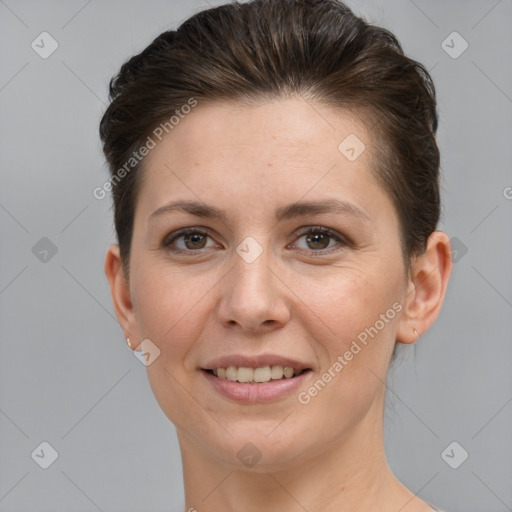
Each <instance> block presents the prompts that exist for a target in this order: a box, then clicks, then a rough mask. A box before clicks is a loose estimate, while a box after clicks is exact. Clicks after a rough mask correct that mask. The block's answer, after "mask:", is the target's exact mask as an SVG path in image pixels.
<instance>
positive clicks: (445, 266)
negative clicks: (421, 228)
mask: <svg viewBox="0 0 512 512" xmlns="http://www.w3.org/2000/svg"><path fill="white" fill-rule="evenodd" d="M452 265H453V263H452V253H451V245H450V239H449V238H448V235H447V234H446V233H443V232H442V231H434V232H433V233H432V234H431V235H430V237H429V238H428V241H427V247H426V249H425V252H424V253H423V254H420V255H419V256H416V257H415V258H414V260H413V261H412V263H411V271H410V277H409V284H408V290H407V294H406V296H405V297H404V302H403V305H404V308H403V314H402V317H401V319H400V323H399V326H398V331H397V336H396V340H397V341H398V342H400V343H414V342H415V341H417V340H418V338H419V337H420V336H421V335H422V334H423V333H424V332H425V331H427V330H428V328H429V327H430V326H431V325H432V324H433V323H434V321H435V320H436V318H437V316H438V315H439V312H440V310H441V307H442V305H443V301H444V297H445V294H446V288H447V286H448V280H449V278H450V274H451V271H452ZM415 331H416V332H415Z"/></svg>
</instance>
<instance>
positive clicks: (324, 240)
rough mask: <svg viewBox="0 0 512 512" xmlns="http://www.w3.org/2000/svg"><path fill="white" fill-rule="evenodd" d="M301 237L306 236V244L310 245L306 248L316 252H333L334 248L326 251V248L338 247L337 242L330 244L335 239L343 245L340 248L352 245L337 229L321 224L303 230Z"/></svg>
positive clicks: (339, 244)
mask: <svg viewBox="0 0 512 512" xmlns="http://www.w3.org/2000/svg"><path fill="white" fill-rule="evenodd" d="M301 238H305V241H306V244H307V245H308V246H307V247H306V248H305V250H306V251H308V250H309V251H310V252H314V253H319V252H323V251H324V252H328V253H330V252H333V251H332V250H327V251H326V249H330V248H332V247H333V246H334V247H336V244H333V245H330V243H331V242H333V241H335V242H338V244H337V245H338V246H341V247H340V248H343V247H346V246H348V245H350V243H349V242H348V240H347V239H345V237H343V236H342V235H340V234H338V233H336V231H333V230H332V229H329V228H324V227H321V226H315V227H312V228H311V227H310V228H309V229H308V230H307V231H303V232H302V233H301V234H300V235H299V239H301ZM336 250H339V249H336Z"/></svg>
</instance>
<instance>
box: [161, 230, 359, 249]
mask: <svg viewBox="0 0 512 512" xmlns="http://www.w3.org/2000/svg"><path fill="white" fill-rule="evenodd" d="M192 234H199V235H203V236H207V237H209V238H211V237H210V235H209V234H208V232H207V231H203V230H201V229H199V228H196V227H192V228H184V229H181V230H179V231H177V232H174V233H171V234H170V235H168V236H167V237H166V238H165V239H164V240H163V242H162V247H163V248H164V249H166V250H169V251H171V252H173V253H175V254H185V253H189V254H192V255H194V254H197V253H198V252H199V251H202V250H203V249H176V248H172V247H171V245H172V244H173V243H174V242H175V241H176V240H178V239H179V238H182V237H184V236H187V235H192ZM308 234H313V235H316V234H322V235H326V236H328V237H329V238H331V239H333V240H335V241H337V242H338V245H340V246H341V247H340V248H338V249H336V248H333V247H331V248H329V249H319V250H313V249H311V250H309V251H306V250H303V251H305V252H309V253H310V254H312V255H317V254H330V253H332V252H337V251H339V250H341V249H342V248H343V247H347V246H352V243H351V242H350V241H349V240H348V239H347V238H346V237H344V236H341V235H340V234H338V233H337V232H336V231H333V230H332V229H329V228H324V227H322V226H310V227H309V228H308V229H307V230H306V231H302V232H301V233H299V234H298V236H297V240H298V239H300V238H302V237H303V236H305V235H308ZM333 249H334V250H333Z"/></svg>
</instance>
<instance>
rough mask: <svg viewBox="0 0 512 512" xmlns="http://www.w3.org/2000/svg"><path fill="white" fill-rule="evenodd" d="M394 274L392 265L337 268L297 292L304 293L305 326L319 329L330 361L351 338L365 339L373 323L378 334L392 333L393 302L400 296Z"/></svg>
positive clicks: (343, 350)
mask: <svg viewBox="0 0 512 512" xmlns="http://www.w3.org/2000/svg"><path fill="white" fill-rule="evenodd" d="M336 274H338V277H335V275H336ZM394 274H395V272H394V271H393V269H391V268H387V269H382V268H378V267H375V268H374V269H373V271H369V270H368V269H365V270H362V269H340V270H339V272H336V271H335V273H333V274H331V275H330V276H329V278H326V279H325V280H324V281H320V282H319V281H316V282H315V283H314V286H313V285H312V283H303V286H302V288H301V291H300V292H298V295H299V296H302V297H307V300H305V301H304V303H305V306H304V310H303V318H308V320H307V321H308V323H309V325H308V326H307V327H306V329H307V330H308V331H310V332H312V333H315V332H317V333H319V335H318V338H317V341H318V342H319V343H321V344H322V345H323V346H324V348H325V349H326V350H327V351H328V352H329V357H330V359H331V361H333V360H334V359H335V358H336V357H337V356H338V355H341V354H343V353H344V352H345V351H346V350H348V349H349V348H350V346H351V343H352V341H353V340H357V339H358V337H359V339H360V340H364V337H365V336H364V333H367V332H368V330H371V328H372V327H375V324H376V323H377V325H376V327H377V330H378V331H379V337H380V338H392V337H393V334H394V326H395V323H396V320H394V319H395V318H396V316H397V315H396V311H395V310H394V309H393V304H395V303H397V300H398V299H399V297H400V286H399V278H398V275H396V276H394V277H393V275H394ZM308 309H309V311H310V312H309V314H307V310H308ZM312 312H313V314H312ZM300 314H301V315H302V313H300ZM381 315H384V320H381ZM372 333H374V331H373V330H372ZM393 341H394V338H393ZM381 345H382V344H381ZM368 346H369V344H368ZM365 352H368V350H366V351H365ZM357 358H358V359H361V357H360V356H358V357H357ZM354 359H355V358H354Z"/></svg>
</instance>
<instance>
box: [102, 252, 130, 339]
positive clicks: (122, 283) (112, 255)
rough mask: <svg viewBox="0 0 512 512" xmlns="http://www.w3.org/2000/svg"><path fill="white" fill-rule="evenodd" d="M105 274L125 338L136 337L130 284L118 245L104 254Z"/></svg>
mask: <svg viewBox="0 0 512 512" xmlns="http://www.w3.org/2000/svg"><path fill="white" fill-rule="evenodd" d="M104 270H105V275H106V276H107V280H108V283H109V286H110V294H111V297H112V303H113V305H114V311H115V314H116V317H117V321H118V322H119V324H120V326H121V329H122V330H123V333H124V336H125V338H130V337H131V338H132V339H135V338H137V329H136V321H135V315H134V311H133V304H132V300H131V293H130V285H129V283H128V281H127V279H126V277H125V275H124V272H123V265H122V260H121V256H120V252H119V246H118V245H112V246H110V247H109V249H108V251H107V254H106V256H105V265H104Z"/></svg>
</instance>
